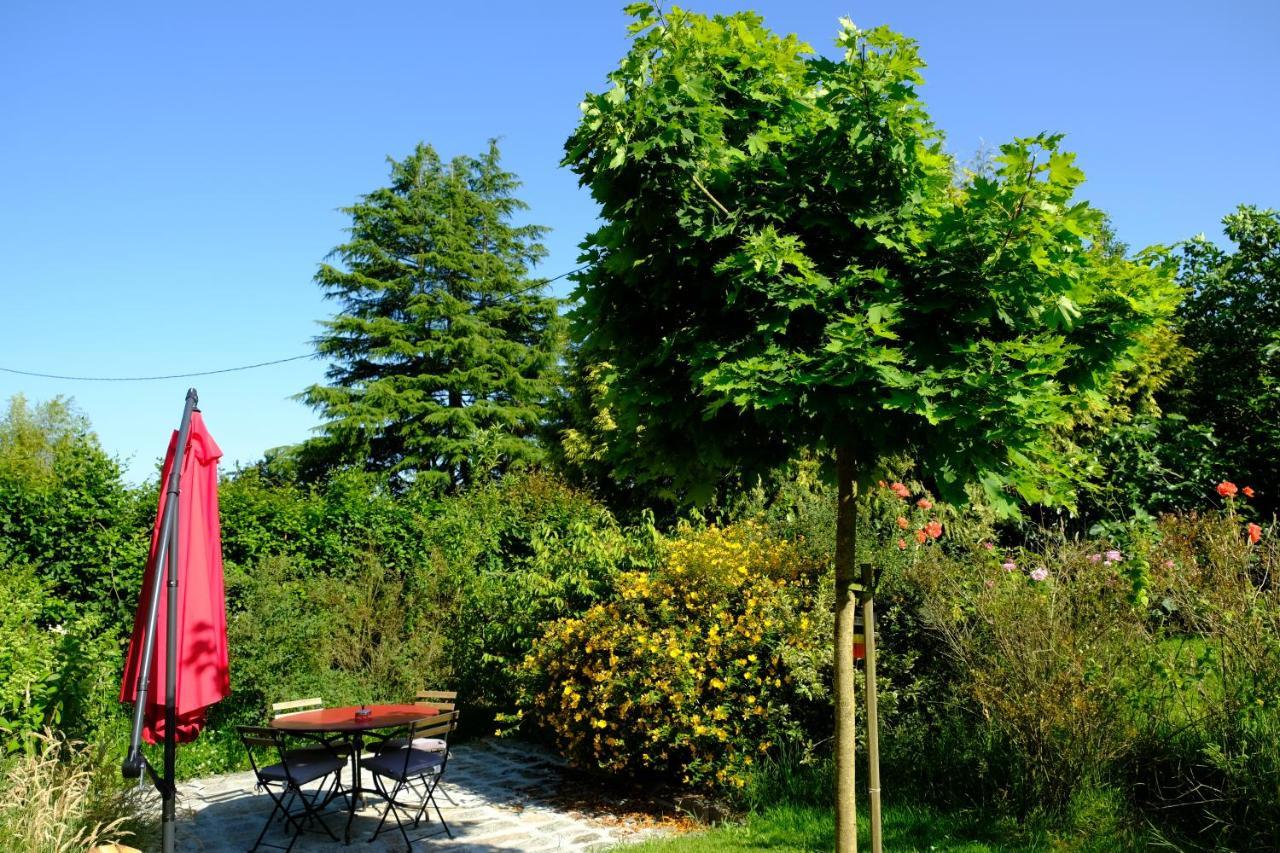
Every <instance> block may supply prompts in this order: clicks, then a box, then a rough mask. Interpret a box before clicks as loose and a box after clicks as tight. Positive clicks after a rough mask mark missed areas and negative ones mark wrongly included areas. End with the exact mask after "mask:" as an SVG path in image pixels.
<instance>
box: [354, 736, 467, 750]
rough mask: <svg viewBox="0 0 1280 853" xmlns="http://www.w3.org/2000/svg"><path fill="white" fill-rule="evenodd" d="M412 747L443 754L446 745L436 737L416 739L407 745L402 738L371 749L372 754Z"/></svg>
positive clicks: (376, 745)
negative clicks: (407, 746)
mask: <svg viewBox="0 0 1280 853" xmlns="http://www.w3.org/2000/svg"><path fill="white" fill-rule="evenodd" d="M406 744H407V745H409V746H412V747H413V748H414V749H420V750H422V751H423V752H444V751H445V749H447V748H448V744H446V743H445V742H444V739H443V738H438V737H416V738H414V739H413V742H412V743H411V744H408V742H407V741H405V739H404V738H402V737H393V738H391V739H390V740H385V741H383V742H382V743H379V744H375V745H374V746H373V747H372V749H373V751H374V752H390V751H392V750H397V749H404V748H405V746H406Z"/></svg>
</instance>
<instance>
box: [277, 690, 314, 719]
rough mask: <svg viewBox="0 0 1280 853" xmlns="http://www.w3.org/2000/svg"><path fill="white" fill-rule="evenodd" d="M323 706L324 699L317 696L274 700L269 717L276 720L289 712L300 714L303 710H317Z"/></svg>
mask: <svg viewBox="0 0 1280 853" xmlns="http://www.w3.org/2000/svg"><path fill="white" fill-rule="evenodd" d="M323 707H324V700H323V699H321V698H320V697H319V696H316V697H313V698H311V699H291V700H289V701H288V702H274V703H272V705H271V718H272V719H273V720H278V719H280V718H281V717H287V716H289V715H290V714H301V713H303V712H305V711H319V710H320V709H321V708H323Z"/></svg>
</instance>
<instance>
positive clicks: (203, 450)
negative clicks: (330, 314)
mask: <svg viewBox="0 0 1280 853" xmlns="http://www.w3.org/2000/svg"><path fill="white" fill-rule="evenodd" d="M177 445H178V433H177V432H176V431H175V432H174V434H173V438H172V439H171V440H170V442H169V451H168V453H167V454H166V456H165V463H164V474H163V475H162V476H161V479H160V482H161V484H162V488H161V491H160V506H159V509H158V511H157V515H156V518H157V522H156V526H155V530H154V532H153V533H152V537H151V557H150V559H149V560H148V561H147V570H146V577H145V579H144V581H143V584H142V594H141V596H140V597H139V601H138V612H137V615H136V617H135V618H134V622H133V638H132V639H131V640H130V642H129V656H128V658H127V659H126V660H125V668H124V680H123V682H122V683H121V685H120V701H121V702H133V701H135V700H136V696H137V686H138V675H139V669H140V668H141V666H142V651H143V644H144V641H145V637H146V631H147V614H148V613H149V612H150V604H151V591H152V589H153V588H154V584H153V579H154V577H155V573H156V572H157V571H163V567H162V566H158V565H156V563H157V560H156V556H157V554H159V553H160V551H161V549H160V529H161V524H160V521H159V520H160V519H163V518H164V511H165V503H166V501H167V499H168V495H167V490H166V489H165V488H163V484H166V483H168V482H169V477H170V472H171V471H172V470H173V464H174V456H175V453H176V448H177ZM221 456H222V451H221V450H220V449H219V448H218V445H217V443H216V442H214V440H213V436H211V435H209V431H208V429H206V428H205V425H204V419H203V418H202V417H201V416H200V412H198V411H193V412H192V413H191V427H190V435H189V436H188V439H187V447H186V453H185V454H184V457H183V459H182V463H181V464H182V468H181V476H182V479H181V491H180V492H179V496H178V534H177V577H178V606H177V612H178V618H177V620H176V625H177V655H176V656H175V662H176V670H177V671H176V678H177V682H176V689H175V695H174V699H175V703H174V704H175V706H176V711H177V725H176V726H175V728H174V732H175V739H176V740H177V742H179V743H186V742H188V741H191V740H194V739H195V738H196V736H197V735H199V734H200V730H201V728H203V726H204V716H205V709H206V708H207V707H208V706H210V705H212V704H213V703H214V702H217V701H218V700H220V699H222V698H224V697H226V696H227V695H228V694H230V692H231V683H230V677H229V671H228V667H227V613H226V600H225V594H224V591H223V582H222V540H221V528H220V525H219V523H218V459H219V458H220V457H221ZM161 589H162V592H161V597H162V600H163V597H164V595H165V593H164V591H163V589H164V588H163V587H162V588H161ZM157 610H158V613H157V623H156V636H158V637H164V636H167V633H168V613H167V610H166V608H165V607H159V608H157ZM167 663H168V661H167V650H166V647H165V644H164V643H163V642H158V643H156V644H155V652H154V657H153V659H152V666H151V673H150V675H151V684H152V685H163V684H164V683H165V672H166V669H165V667H166V665H167ZM146 703H147V705H146V708H144V710H143V713H144V717H143V728H142V736H143V739H144V740H146V741H147V742H148V743H159V742H161V741H162V740H163V739H164V735H165V732H164V720H165V707H164V691H163V690H158V689H154V688H153V689H152V690H151V691H150V692H149V695H148V696H147V697H146Z"/></svg>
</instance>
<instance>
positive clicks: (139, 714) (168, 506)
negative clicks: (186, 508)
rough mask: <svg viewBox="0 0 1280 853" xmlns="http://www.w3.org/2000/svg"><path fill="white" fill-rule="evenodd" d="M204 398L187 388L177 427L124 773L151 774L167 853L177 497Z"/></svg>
mask: <svg viewBox="0 0 1280 853" xmlns="http://www.w3.org/2000/svg"><path fill="white" fill-rule="evenodd" d="M199 403H200V398H199V395H197V394H196V389H194V388H189V389H187V401H186V405H185V406H184V407H183V409H182V423H181V425H180V426H179V427H178V446H177V448H176V449H175V455H174V457H173V466H172V467H171V469H170V471H169V483H168V486H167V497H166V498H165V504H164V514H163V515H162V516H161V519H160V535H159V537H158V538H157V548H156V557H155V566H154V570H153V572H152V578H151V598H150V602H149V605H150V606H149V608H148V610H147V630H146V634H145V639H144V640H143V644H142V665H141V667H140V668H139V670H138V687H137V694H136V696H135V700H134V701H135V705H134V708H133V732H132V734H131V735H130V737H129V752H128V754H127V755H126V756H125V759H124V764H123V765H122V766H121V768H120V771H121V773H123V774H124V777H125V778H126V779H137V778H139V777H140V776H142V771H143V770H144V769H145V770H146V771H147V776H148V777H149V778H150V779H151V783H152V784H153V785H155V786H156V790H157V791H159V792H160V798H161V827H162V830H161V831H162V838H163V842H162V843H163V850H164V853H173V845H174V822H175V819H176V809H175V798H176V793H177V791H176V787H175V779H174V760H175V757H176V752H177V740H176V737H177V725H178V714H177V708H176V705H175V700H174V696H175V693H176V692H177V674H178V671H177V668H176V667H175V666H174V659H175V658H176V657H177V656H178V493H179V492H180V491H181V486H182V465H183V462H184V460H185V459H186V456H187V438H188V435H189V434H190V432H191V413H192V412H194V411H199V408H198V406H199ZM162 582H165V583H166V585H167V587H168V590H167V592H168V595H167V599H168V600H167V605H168V622H167V624H166V628H167V632H166V633H167V635H168V636H167V637H166V638H165V648H166V652H167V653H166V656H165V679H164V767H163V769H162V773H156V770H155V768H154V767H152V766H151V763H150V762H149V761H147V759H146V756H144V755H143V754H142V723H143V717H144V715H145V713H146V707H147V697H148V695H149V694H150V692H151V664H152V662H153V661H154V659H155V651H156V618H157V617H158V616H159V615H160V584H161V583H162Z"/></svg>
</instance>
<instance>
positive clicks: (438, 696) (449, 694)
mask: <svg viewBox="0 0 1280 853" xmlns="http://www.w3.org/2000/svg"><path fill="white" fill-rule="evenodd" d="M457 698H458V691H456V690H419V691H418V695H417V698H415V699H414V700H413V704H415V705H423V706H426V707H427V708H434V709H435V710H437V711H452V710H455V709H456V708H457V707H458V706H457V704H456V701H457Z"/></svg>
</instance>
